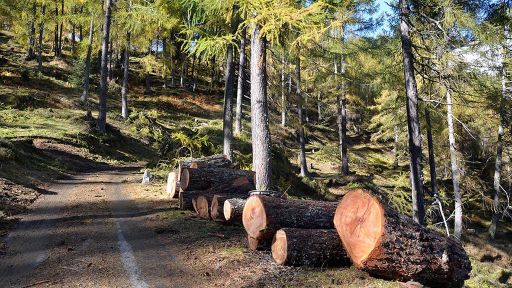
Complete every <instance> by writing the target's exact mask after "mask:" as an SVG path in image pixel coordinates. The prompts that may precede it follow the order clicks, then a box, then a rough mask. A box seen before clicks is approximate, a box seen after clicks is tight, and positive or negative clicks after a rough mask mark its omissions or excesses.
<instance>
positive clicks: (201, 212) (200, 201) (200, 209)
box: [194, 194, 212, 219]
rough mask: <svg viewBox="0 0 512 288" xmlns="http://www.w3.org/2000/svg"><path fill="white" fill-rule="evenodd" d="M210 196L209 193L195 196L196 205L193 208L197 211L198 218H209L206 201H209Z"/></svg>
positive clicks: (208, 207) (208, 206) (208, 208)
mask: <svg viewBox="0 0 512 288" xmlns="http://www.w3.org/2000/svg"><path fill="white" fill-rule="evenodd" d="M211 197H212V195H211V194H207V195H201V196H197V198H195V201H196V206H195V207H194V208H195V210H196V212H197V216H199V217H200V218H204V219H210V205H208V203H211ZM208 198H210V199H208Z"/></svg>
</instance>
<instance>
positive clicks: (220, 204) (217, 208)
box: [210, 193, 249, 221]
mask: <svg viewBox="0 0 512 288" xmlns="http://www.w3.org/2000/svg"><path fill="white" fill-rule="evenodd" d="M247 197H249V194H248V193H240V194H215V195H214V196H213V198H212V201H211V205H210V212H211V217H212V219H213V220H215V221H226V217H224V203H225V202H226V200H230V199H237V200H242V201H244V202H245V200H244V199H247ZM242 207H243V206H242ZM241 215H242V213H240V216H241Z"/></svg>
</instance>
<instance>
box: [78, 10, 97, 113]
mask: <svg viewBox="0 0 512 288" xmlns="http://www.w3.org/2000/svg"><path fill="white" fill-rule="evenodd" d="M93 34H94V14H92V13H91V24H90V25H89V42H88V44H87V54H86V56H85V71H84V90H83V92H82V96H81V97H80V101H82V103H84V104H85V105H86V107H87V114H90V109H89V104H88V98H89V82H90V79H89V78H90V77H89V74H90V70H91V56H92V55H91V54H92V40H93Z"/></svg>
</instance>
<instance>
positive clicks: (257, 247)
mask: <svg viewBox="0 0 512 288" xmlns="http://www.w3.org/2000/svg"><path fill="white" fill-rule="evenodd" d="M271 244H272V241H271V240H269V239H261V240H258V239H256V238H253V237H251V236H250V235H247V247H248V248H249V250H252V251H264V250H269V248H270V245H271Z"/></svg>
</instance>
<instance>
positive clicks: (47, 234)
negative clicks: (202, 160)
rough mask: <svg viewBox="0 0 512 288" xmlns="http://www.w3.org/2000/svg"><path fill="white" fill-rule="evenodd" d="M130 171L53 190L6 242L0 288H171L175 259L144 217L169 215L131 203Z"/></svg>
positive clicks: (134, 180)
mask: <svg viewBox="0 0 512 288" xmlns="http://www.w3.org/2000/svg"><path fill="white" fill-rule="evenodd" d="M135 171H136V170H134V169H133V168H132V169H130V168H127V169H119V170H114V171H100V172H96V173H89V174H80V175H77V176H75V177H73V178H72V179H69V180H62V181H57V182H56V183H54V184H52V185H50V186H49V187H48V190H49V191H50V192H51V193H50V195H42V196H41V198H40V199H39V200H38V201H36V202H35V203H34V205H33V206H32V209H31V212H30V213H27V215H24V216H23V217H22V219H21V221H20V222H19V224H18V225H17V227H16V229H15V230H14V231H12V232H11V233H10V234H9V236H8V237H7V240H6V243H7V247H8V248H7V252H6V255H4V256H2V258H0V287H24V286H28V285H34V284H37V285H40V286H43V287H44V286H52V287H55V286H56V287H73V286H74V287H77V286H80V287H170V286H172V285H170V283H171V282H170V281H171V279H170V277H171V272H170V271H172V269H169V265H172V262H173V258H174V256H173V252H172V251H171V250H170V249H166V247H165V245H164V244H163V243H161V242H160V241H159V240H158V238H157V237H154V236H155V233H154V231H153V230H152V229H148V227H147V226H146V223H147V218H148V217H151V215H153V214H156V213H159V212H162V211H165V210H166V208H162V207H155V205H145V204H147V203H141V202H137V201H133V200H130V193H132V192H133V189H135V188H136V187H137V186H140V184H138V181H139V178H140V175H138V174H135Z"/></svg>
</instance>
